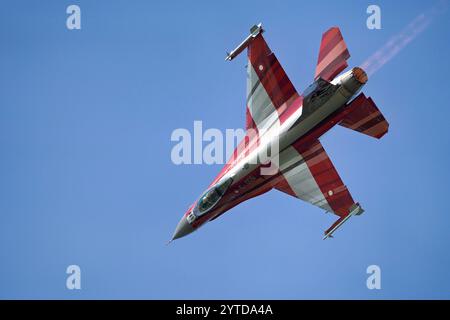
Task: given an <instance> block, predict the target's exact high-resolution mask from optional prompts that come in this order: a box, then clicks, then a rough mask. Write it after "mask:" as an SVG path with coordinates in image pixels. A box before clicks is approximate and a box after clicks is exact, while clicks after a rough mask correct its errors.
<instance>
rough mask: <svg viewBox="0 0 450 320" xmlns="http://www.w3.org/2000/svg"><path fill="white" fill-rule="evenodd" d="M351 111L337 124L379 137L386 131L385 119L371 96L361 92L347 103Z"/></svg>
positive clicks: (387, 125) (386, 123)
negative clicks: (367, 96)
mask: <svg viewBox="0 0 450 320" xmlns="http://www.w3.org/2000/svg"><path fill="white" fill-rule="evenodd" d="M348 107H349V108H351V109H352V111H351V112H350V113H349V114H347V115H346V116H345V118H344V119H343V120H342V121H341V122H340V123H339V125H341V126H343V127H346V128H349V129H352V130H355V131H358V132H361V133H364V134H367V135H368V136H371V137H374V138H377V139H380V138H381V137H382V136H384V135H385V134H386V132H388V129H389V123H388V122H387V121H386V119H385V118H384V116H383V115H382V114H381V112H380V110H379V109H378V108H377V106H376V105H375V103H374V102H373V100H372V98H370V97H369V98H366V96H365V95H364V94H363V93H361V94H360V95H359V96H358V97H356V98H355V99H354V100H353V101H352V102H350V104H349V105H348Z"/></svg>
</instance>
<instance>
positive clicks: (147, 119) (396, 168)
mask: <svg viewBox="0 0 450 320" xmlns="http://www.w3.org/2000/svg"><path fill="white" fill-rule="evenodd" d="M373 3H376V4H378V5H380V6H381V10H382V30H368V29H367V28H366V17H367V14H366V8H367V6H368V5H369V4H372V2H367V1H339V2H336V1H320V2H315V1H301V2H300V1H292V2H285V1H281V2H280V1H258V2H251V3H247V4H245V3H244V2H242V1H214V2H213V1H204V2H200V1H189V2H186V1H183V2H181V1H180V2H173V1H171V2H170V3H169V2H164V4H163V2H162V1H161V3H159V4H156V3H154V2H150V1H3V2H2V8H1V10H0V41H1V44H2V45H1V47H2V49H1V50H0V88H1V90H0V150H1V157H0V298H69V299H72V298H74V299H76V298H183V299H187V298H191V299H196V298H275V299H278V298H288V299H297V298H368V299H379V298H450V275H449V273H448V267H449V264H450V254H449V252H450V250H449V245H450V234H449V229H450V228H449V227H450V210H449V207H448V204H447V201H446V200H447V199H448V191H449V187H448V184H449V180H450V175H449V169H448V165H449V162H450V157H449V146H450V145H449V142H450V140H449V137H450V135H449V133H450V125H449V120H448V119H449V117H450V106H449V103H448V101H449V100H450V90H449V85H448V76H449V72H450V70H449V59H448V57H449V56H450V43H449V41H448V39H450V19H449V18H448V13H447V14H443V15H441V16H438V17H437V19H436V20H435V21H434V22H433V23H432V24H431V25H430V27H429V28H428V29H427V30H426V31H425V32H424V33H423V34H421V35H420V36H419V37H418V38H417V39H416V40H415V41H413V42H412V43H411V44H410V45H409V46H408V47H407V48H405V50H403V51H402V52H400V53H399V54H398V55H397V56H396V57H395V58H394V59H393V60H392V61H390V62H389V63H388V64H387V65H386V66H385V67H384V68H383V69H381V70H380V71H378V72H377V73H376V74H375V75H374V76H373V77H372V78H371V79H370V80H369V83H368V85H367V87H366V89H365V90H364V92H365V93H366V94H367V95H370V96H372V97H373V99H374V101H375V102H376V103H377V105H378V106H379V108H380V109H381V110H382V111H383V113H384V115H385V116H386V118H387V119H388V120H389V122H390V124H391V127H390V132H389V134H388V135H387V136H386V137H385V138H383V139H382V140H381V141H376V140H375V139H371V138H369V137H366V136H363V135H360V134H357V133H355V132H352V131H349V130H347V129H344V128H335V129H333V130H332V131H331V132H330V133H328V134H327V135H326V136H325V138H324V139H323V144H324V146H325V148H326V149H327V151H328V153H329V155H330V157H331V159H332V160H333V162H334V164H335V166H336V168H337V169H338V170H339V172H340V174H341V177H342V179H343V180H344V182H345V183H346V184H347V185H348V187H349V189H350V190H351V192H352V194H353V196H354V198H355V199H356V200H358V201H359V202H361V204H362V205H363V207H364V208H365V210H366V213H365V214H364V215H363V216H361V217H357V218H354V219H353V220H352V221H350V222H349V223H348V224H346V225H345V226H344V228H343V229H342V230H341V231H339V232H337V233H336V237H335V239H332V240H330V241H322V234H323V231H324V230H325V229H327V228H328V227H329V226H330V225H331V223H332V222H333V221H334V220H335V217H334V216H331V215H326V214H324V213H323V212H322V211H321V210H319V209H318V208H315V207H313V206H311V205H309V204H306V203H302V202H301V201H299V200H297V199H294V198H291V197H289V196H286V195H284V194H281V193H279V192H277V191H272V192H270V193H268V194H266V195H264V196H262V197H260V198H256V199H253V200H251V201H248V202H246V203H244V204H241V205H240V206H238V207H236V208H234V209H233V210H231V211H230V212H228V213H227V214H226V215H224V216H222V217H221V218H220V219H218V220H215V221H214V222H212V223H210V224H208V225H207V226H205V227H204V228H202V229H201V230H199V231H198V232H195V233H194V234H192V235H190V236H189V237H187V238H183V239H180V240H178V241H176V242H174V243H172V244H171V245H170V246H165V242H166V241H167V240H168V239H169V238H170V236H171V234H172V232H173V230H174V228H175V226H176V223H177V222H178V220H179V218H180V216H181V215H182V214H183V213H184V212H185V211H186V209H187V207H188V205H190V204H191V203H192V202H193V201H194V200H195V199H196V198H197V197H198V196H199V195H200V193H201V192H202V191H203V190H204V188H205V187H206V186H207V185H208V184H209V183H210V181H211V180H212V179H213V178H214V177H215V175H216V174H217V172H218V171H219V170H220V167H221V166H219V165H215V166H208V165H191V166H175V165H174V164H172V162H171V159H170V151H171V149H172V147H173V145H174V143H173V142H171V141H170V135H171V133H172V131H173V130H174V129H176V128H188V129H191V128H192V126H193V121H194V120H202V121H203V124H204V127H205V128H219V129H222V130H224V129H226V128H239V127H242V126H243V125H244V121H245V119H244V115H245V106H244V104H245V102H244V101H245V81H246V80H245V70H244V65H245V64H246V61H245V58H244V56H241V57H239V58H237V59H236V60H234V61H233V62H232V63H228V62H225V61H224V56H225V51H226V50H230V49H233V47H234V46H235V45H236V44H238V43H239V42H240V41H241V40H242V39H243V37H244V36H245V35H246V34H247V32H248V29H249V27H250V26H251V25H253V24H254V23H258V22H260V21H262V22H263V23H264V26H265V28H266V33H265V37H266V39H267V41H268V43H269V45H270V46H271V48H272V49H273V50H274V51H275V52H276V54H277V56H278V58H279V60H280V62H281V63H282V65H283V66H284V68H285V70H286V72H287V73H288V75H289V76H290V78H291V80H292V82H293V83H294V84H295V86H296V87H297V90H298V91H302V90H303V88H305V86H307V85H308V84H309V83H310V82H311V80H312V77H313V72H314V67H315V62H316V59H317V51H318V47H319V42H320V37H321V34H322V32H323V31H325V30H326V29H328V28H329V27H330V26H333V25H337V26H340V28H341V30H342V33H343V35H344V38H345V39H346V42H347V45H348V47H349V50H350V53H351V54H352V58H351V60H350V61H349V62H350V65H358V64H360V63H362V62H363V61H364V60H365V59H366V58H367V57H368V56H369V55H370V54H372V53H373V52H374V51H375V50H376V49H378V48H380V47H381V46H382V45H383V44H384V43H385V42H386V41H387V40H388V39H389V38H390V37H391V36H392V35H394V34H395V33H397V32H398V31H400V30H401V29H402V28H403V27H404V26H405V25H406V24H408V23H409V22H410V21H411V20H412V19H413V18H414V17H416V16H417V15H418V14H420V13H421V12H423V11H425V10H427V9H428V8H429V6H430V5H431V3H427V2H426V1H395V2H393V1H375V2H373ZM70 4H78V5H79V6H80V7H81V11H82V29H81V30H79V31H69V30H67V28H66V25H65V23H66V22H65V21H66V17H67V15H66V13H65V11H66V7H67V6H68V5H70ZM70 264H77V265H79V266H80V267H81V271H82V289H81V290H79V291H75V290H74V291H69V290H67V289H66V287H65V281H66V276H67V275H66V273H65V270H66V267H67V266H68V265H70ZM371 264H377V265H379V266H380V267H381V270H382V289H381V290H379V291H377V290H368V289H367V288H366V278H367V274H366V268H367V266H369V265H371Z"/></svg>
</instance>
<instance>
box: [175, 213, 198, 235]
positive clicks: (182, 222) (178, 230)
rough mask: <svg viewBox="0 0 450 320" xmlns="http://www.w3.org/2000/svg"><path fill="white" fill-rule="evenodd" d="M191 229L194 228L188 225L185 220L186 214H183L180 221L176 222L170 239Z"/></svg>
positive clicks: (186, 233) (189, 231)
mask: <svg viewBox="0 0 450 320" xmlns="http://www.w3.org/2000/svg"><path fill="white" fill-rule="evenodd" d="M192 231H194V228H193V227H192V226H191V225H190V223H189V222H187V219H186V216H183V218H181V220H180V222H178V225H177V227H176V229H175V232H174V233H173V236H172V240H175V239H178V238H181V237H184V236H185V235H188V234H189V233H191V232H192Z"/></svg>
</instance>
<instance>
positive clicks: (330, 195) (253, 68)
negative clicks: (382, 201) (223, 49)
mask: <svg viewBox="0 0 450 320" xmlns="http://www.w3.org/2000/svg"><path fill="white" fill-rule="evenodd" d="M263 32H264V30H263V27H262V24H258V25H255V26H253V27H252V28H251V29H250V35H249V36H248V37H247V38H246V39H245V40H244V41H243V42H242V43H241V44H240V45H239V46H238V47H237V48H236V49H235V50H233V51H232V52H231V53H228V54H227V56H226V58H225V60H227V61H231V60H233V59H234V58H235V57H236V56H238V55H239V54H240V53H241V52H242V51H244V50H245V49H247V57H248V64H247V101H246V108H247V109H246V130H247V131H246V135H245V137H244V139H243V140H242V141H241V142H240V143H239V144H238V146H237V148H236V149H235V151H234V154H233V156H232V157H231V158H230V159H229V160H228V161H227V163H226V164H225V166H224V167H223V169H222V170H221V171H220V173H219V174H218V176H217V177H216V178H215V179H214V181H213V182H212V183H211V184H210V185H209V187H208V188H207V189H206V191H205V192H204V193H203V194H202V195H201V196H200V197H199V198H198V200H197V201H195V202H194V203H193V204H192V205H191V206H190V207H189V209H188V210H187V211H186V213H185V214H184V215H183V217H182V218H181V220H180V222H179V223H178V225H177V227H176V229H175V232H174V234H173V237H172V240H174V239H178V238H181V237H184V236H186V235H188V234H190V233H191V232H193V231H195V230H197V229H198V228H199V227H201V226H203V225H204V224H205V223H207V222H208V221H212V220H214V219H217V218H218V217H219V216H221V215H222V214H224V213H225V212H227V211H228V210H229V209H231V208H233V207H234V206H236V205H237V204H239V203H241V202H243V201H246V200H248V199H250V198H253V197H256V196H259V195H262V194H264V193H266V192H268V191H270V190H272V189H277V190H279V191H281V192H284V193H287V194H289V195H291V196H293V197H296V198H298V199H301V200H303V201H306V202H309V203H311V204H313V205H315V206H317V207H319V208H321V209H323V210H325V211H327V212H331V213H333V214H335V215H337V216H338V217H339V218H338V219H337V221H336V222H335V223H334V224H333V225H332V226H331V227H330V228H329V229H328V230H326V231H325V236H324V239H326V238H328V237H331V236H332V235H333V233H334V232H335V231H336V230H337V229H338V228H339V227H341V226H342V224H343V223H344V222H346V221H347V220H348V219H349V218H350V217H352V216H354V215H360V214H362V213H363V212H364V210H363V209H362V207H361V206H360V204H359V203H358V202H355V201H354V200H353V197H352V196H351V194H350V192H349V190H348V189H347V187H346V186H345V184H344V183H343V182H342V180H341V178H340V177H339V174H338V172H337V171H336V169H335V167H334V166H333V163H332V162H331V160H330V159H329V157H328V155H327V153H326V152H325V150H324V148H323V146H322V144H321V143H320V138H321V136H323V135H324V134H325V133H326V132H327V131H329V130H330V129H331V128H332V127H334V126H335V125H340V126H343V127H346V128H349V129H352V130H355V131H357V132H360V133H363V134H366V135H368V136H371V137H374V138H377V139H379V138H381V137H382V136H384V135H385V134H386V133H387V131H388V127H389V124H388V122H387V121H386V120H385V118H384V116H383V115H382V114H381V112H380V110H378V108H377V106H376V105H375V103H374V102H373V100H372V99H371V98H370V97H369V98H368V97H366V96H365V95H364V94H363V93H360V91H361V88H362V87H363V86H364V85H365V84H366V83H367V80H368V77H367V74H366V72H365V71H364V70H363V69H361V68H360V67H354V68H352V69H351V70H349V71H347V72H344V73H342V74H340V73H341V72H343V71H344V70H345V69H346V68H347V66H348V64H347V60H348V59H349V58H350V54H349V51H348V49H347V45H346V44H345V42H344V39H343V37H342V34H341V31H340V30H339V28H337V27H333V28H330V29H329V30H328V31H326V32H325V33H324V34H323V35H322V41H321V44H320V50H319V58H318V61H317V66H316V70H315V75H314V81H313V82H312V84H311V85H310V86H309V87H308V88H306V90H304V91H303V93H298V92H297V90H296V89H295V88H294V86H293V85H292V83H291V81H290V80H289V78H288V76H287V75H286V73H285V71H284V70H283V68H282V66H281V65H280V63H279V61H278V59H277V58H276V56H275V54H274V53H273V52H272V50H271V49H270V48H269V46H268V45H267V43H266V41H265V40H264V38H263V35H262V34H263Z"/></svg>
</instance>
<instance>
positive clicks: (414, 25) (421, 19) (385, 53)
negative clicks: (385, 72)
mask: <svg viewBox="0 0 450 320" xmlns="http://www.w3.org/2000/svg"><path fill="white" fill-rule="evenodd" d="M448 4H449V2H448V0H442V1H440V2H439V3H437V4H436V5H435V6H433V7H432V8H430V9H429V10H427V11H426V12H424V13H421V14H420V15H418V16H417V17H416V18H414V19H413V20H412V21H411V22H410V23H409V24H408V25H407V26H406V27H405V28H403V30H401V31H400V32H399V33H398V34H396V35H394V36H393V37H391V38H390V39H389V41H388V42H386V43H385V44H384V45H383V46H382V47H381V48H380V49H378V50H377V51H376V52H375V53H374V54H373V55H371V56H370V57H369V58H367V59H366V61H364V62H363V64H362V65H361V67H362V68H363V69H364V70H365V71H366V73H367V74H368V75H369V76H371V75H373V74H375V72H377V71H378V70H379V69H380V68H381V67H383V66H384V65H385V64H386V63H388V62H389V61H390V60H391V59H392V58H394V57H395V56H396V55H397V54H398V53H399V52H400V51H401V50H403V49H404V48H405V47H406V46H407V45H408V44H409V43H410V42H411V41H413V40H414V39H416V38H417V37H418V36H419V35H420V34H421V33H422V32H423V31H424V30H425V29H427V27H428V26H429V25H430V24H431V22H432V21H433V20H434V19H435V18H436V16H437V15H438V14H440V13H443V12H444V11H445V10H446V9H447V6H448Z"/></svg>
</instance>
